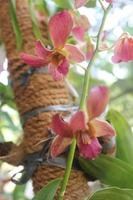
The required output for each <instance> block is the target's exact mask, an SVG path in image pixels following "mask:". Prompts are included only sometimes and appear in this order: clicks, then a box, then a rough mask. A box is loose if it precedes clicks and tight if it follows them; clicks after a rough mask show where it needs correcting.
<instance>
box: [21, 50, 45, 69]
mask: <svg viewBox="0 0 133 200" xmlns="http://www.w3.org/2000/svg"><path fill="white" fill-rule="evenodd" d="M20 57H21V59H22V60H24V62H25V63H26V64H28V65H31V66H33V67H42V66H45V65H46V64H47V63H48V62H46V61H45V60H44V59H43V58H39V57H38V56H34V55H29V54H26V53H21V54H20Z"/></svg>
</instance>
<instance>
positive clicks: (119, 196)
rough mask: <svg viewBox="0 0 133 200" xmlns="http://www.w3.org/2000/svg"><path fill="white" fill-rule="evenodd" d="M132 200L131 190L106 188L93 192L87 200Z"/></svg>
mask: <svg viewBox="0 0 133 200" xmlns="http://www.w3.org/2000/svg"><path fill="white" fill-rule="evenodd" d="M106 199H108V200H132V199H133V190H130V189H120V188H107V189H103V190H99V191H97V192H95V193H94V194H93V195H92V196H91V198H89V199H88V200H106Z"/></svg>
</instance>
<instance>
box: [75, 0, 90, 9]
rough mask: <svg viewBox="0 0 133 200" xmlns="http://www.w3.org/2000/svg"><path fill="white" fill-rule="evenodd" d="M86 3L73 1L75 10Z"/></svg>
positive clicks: (80, 0)
mask: <svg viewBox="0 0 133 200" xmlns="http://www.w3.org/2000/svg"><path fill="white" fill-rule="evenodd" d="M87 2H88V0H75V1H74V4H75V8H80V7H81V6H84V5H85V4H86V3H87Z"/></svg>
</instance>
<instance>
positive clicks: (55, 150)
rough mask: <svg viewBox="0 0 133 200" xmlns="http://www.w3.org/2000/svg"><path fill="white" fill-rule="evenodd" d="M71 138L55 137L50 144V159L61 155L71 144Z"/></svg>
mask: <svg viewBox="0 0 133 200" xmlns="http://www.w3.org/2000/svg"><path fill="white" fill-rule="evenodd" d="M71 142H72V139H71V138H64V137H61V136H56V137H55V139H54V140H53V142H52V144H51V149H50V153H51V156H52V157H56V156H58V155H60V154H61V153H63V152H64V151H65V149H66V148H67V147H68V146H69V145H70V144H71Z"/></svg>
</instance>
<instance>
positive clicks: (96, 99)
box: [51, 86, 115, 159]
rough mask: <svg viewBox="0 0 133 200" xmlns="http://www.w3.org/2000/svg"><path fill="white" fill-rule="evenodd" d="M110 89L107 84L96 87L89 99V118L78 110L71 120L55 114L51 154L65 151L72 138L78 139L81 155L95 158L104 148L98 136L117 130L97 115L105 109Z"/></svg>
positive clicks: (110, 133)
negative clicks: (54, 135) (67, 120)
mask: <svg viewBox="0 0 133 200" xmlns="http://www.w3.org/2000/svg"><path fill="white" fill-rule="evenodd" d="M108 99H109V91H108V88H107V87H105V86H99V87H94V88H93V89H92V90H91V92H90V96H89V98H88V100H87V109H88V118H89V120H88V121H87V122H86V117H85V113H84V112H83V111H77V112H76V113H75V114H74V115H72V117H71V119H70V121H69V122H66V121H64V120H63V119H62V118H61V117H60V116H59V114H56V115H54V116H53V120H52V130H53V132H54V133H55V134H56V137H55V138H54V140H53V142H52V144H51V156H52V157H56V156H58V155H59V154H61V153H63V152H64V151H65V149H66V148H67V147H68V146H69V145H70V144H71V142H72V138H73V137H75V138H76V139H77V146H78V148H79V153H80V155H81V156H83V157H85V158H88V159H94V158H96V157H97V156H98V155H99V154H100V153H101V150H102V146H101V145H100V143H99V141H98V139H97V138H98V137H102V136H106V137H109V138H110V137H113V136H114V135H115V130H114V129H113V128H112V126H111V125H110V124H109V123H108V122H106V121H103V120H100V119H97V117H98V116H99V115H100V114H101V113H102V112H103V111H104V110H105V107H106V105H107V103H108Z"/></svg>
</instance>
